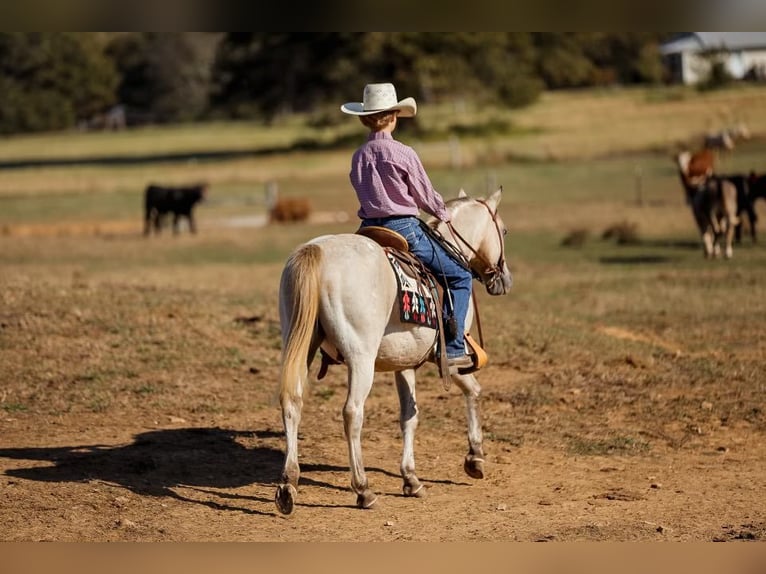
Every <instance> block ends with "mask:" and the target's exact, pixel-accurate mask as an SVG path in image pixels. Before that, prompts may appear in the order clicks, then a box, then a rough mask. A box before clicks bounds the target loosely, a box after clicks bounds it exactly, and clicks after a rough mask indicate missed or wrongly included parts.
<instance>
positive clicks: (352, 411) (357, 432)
mask: <svg viewBox="0 0 766 574" xmlns="http://www.w3.org/2000/svg"><path fill="white" fill-rule="evenodd" d="M347 361H348V360H347ZM374 363H375V360H374V358H372V357H371V358H369V360H362V361H354V362H350V361H349V362H348V397H346V404H345V405H344V406H343V427H344V430H345V432H346V441H347V442H348V458H349V466H350V467H351V488H352V489H353V490H354V492H355V493H356V505H357V506H358V507H359V508H372V506H373V505H374V504H375V503H376V502H377V501H378V497H377V495H376V494H375V493H374V492H373V491H372V490H370V487H369V485H368V483H367V475H366V474H365V472H364V460H363V458H362V425H363V424H364V402H365V400H367V395H369V394H370V389H371V388H372V381H373V378H374V376H375V367H374Z"/></svg>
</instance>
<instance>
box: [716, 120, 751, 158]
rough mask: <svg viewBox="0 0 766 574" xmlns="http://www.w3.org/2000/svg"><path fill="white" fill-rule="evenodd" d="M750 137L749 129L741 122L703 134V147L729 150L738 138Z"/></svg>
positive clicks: (746, 138) (745, 138)
mask: <svg viewBox="0 0 766 574" xmlns="http://www.w3.org/2000/svg"><path fill="white" fill-rule="evenodd" d="M748 139H750V130H749V129H748V128H747V126H746V125H745V124H743V123H739V124H737V125H735V126H733V127H731V128H728V129H725V130H722V131H720V132H717V133H709V134H707V135H706V136H705V148H707V149H718V150H726V151H731V150H733V149H734V144H735V142H736V141H738V140H748Z"/></svg>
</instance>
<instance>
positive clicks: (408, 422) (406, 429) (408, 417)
mask: <svg viewBox="0 0 766 574" xmlns="http://www.w3.org/2000/svg"><path fill="white" fill-rule="evenodd" d="M394 377H395V379H396V391H397V393H398V394H399V426H400V427H401V429H402V465H401V467H400V470H401V473H402V479H404V485H403V486H402V491H403V492H404V496H417V497H421V496H425V493H426V491H425V488H423V485H422V484H421V482H420V481H419V480H418V477H417V476H416V475H415V430H416V429H417V428H418V405H417V401H416V399H415V371H414V370H413V369H407V370H406V371H397V372H396V373H395V374H394Z"/></svg>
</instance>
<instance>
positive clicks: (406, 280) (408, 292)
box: [386, 249, 438, 329]
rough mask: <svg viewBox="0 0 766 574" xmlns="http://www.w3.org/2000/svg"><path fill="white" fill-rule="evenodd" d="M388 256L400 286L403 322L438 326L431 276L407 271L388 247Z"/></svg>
mask: <svg viewBox="0 0 766 574" xmlns="http://www.w3.org/2000/svg"><path fill="white" fill-rule="evenodd" d="M386 256H387V257H388V261H389V263H391V267H392V268H393V270H394V275H396V283H397V285H398V287H399V289H398V291H397V292H398V296H397V300H398V302H399V310H400V313H399V319H400V320H401V321H402V322H403V323H414V324H416V325H423V326H426V327H431V328H432V329H436V328H437V324H438V323H437V314H436V305H437V302H436V301H434V296H433V294H432V292H431V286H432V285H433V283H432V279H431V278H430V277H415V276H414V274H413V273H412V271H409V272H408V271H405V270H404V268H403V266H402V265H401V263H400V262H399V259H398V258H397V256H396V255H394V254H392V253H391V252H390V251H389V250H388V249H386Z"/></svg>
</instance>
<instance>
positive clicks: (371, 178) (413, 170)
mask: <svg viewBox="0 0 766 574" xmlns="http://www.w3.org/2000/svg"><path fill="white" fill-rule="evenodd" d="M341 111H343V112H344V113H347V114H351V115H354V116H359V119H360V120H361V122H362V124H364V125H365V126H366V127H367V128H369V130H370V134H369V136H368V137H367V142H366V143H364V144H363V145H362V146H361V147H360V148H359V149H358V150H356V152H355V153H354V155H353V157H352V159H351V172H350V174H349V177H350V179H351V184H352V185H353V186H354V190H355V191H356V195H357V197H358V198H359V203H360V208H359V212H358V215H359V217H360V219H361V220H362V223H361V225H362V227H366V226H369V225H378V226H382V227H387V228H388V229H391V230H393V231H396V232H398V233H399V234H401V235H402V236H404V238H405V239H406V240H407V244H408V245H409V249H410V251H411V252H412V254H413V255H415V256H416V257H417V258H418V259H420V260H421V261H422V262H423V264H424V265H425V266H426V267H427V268H428V269H429V270H430V271H431V272H432V273H433V274H434V276H435V277H436V278H437V279H438V280H439V281H440V282H442V283H443V282H445V281H446V285H444V287H446V288H447V289H448V290H449V291H450V292H451V294H452V305H450V304H449V302H448V297H446V296H445V298H444V316H445V318H446V317H449V316H453V317H454V320H455V323H456V327H457V328H456V329H455V331H454V337H450V335H451V333H449V331H450V330H449V329H446V330H445V331H447V332H446V333H445V335H446V336H447V342H446V347H447V364H448V365H449V367H450V371H453V370H456V369H458V368H463V367H469V366H471V365H472V364H473V361H472V360H471V357H470V356H469V355H468V354H467V353H466V348H465V337H464V333H465V317H466V313H467V312H468V304H469V302H470V299H471V288H472V281H473V277H472V275H471V272H470V271H469V270H467V269H466V268H465V267H463V265H461V264H459V263H458V262H457V261H456V260H455V259H454V258H453V256H452V255H450V254H449V253H448V252H447V251H446V250H445V249H444V248H443V247H442V246H441V245H439V244H438V243H436V242H434V241H433V240H432V239H431V238H430V237H429V236H428V235H426V233H425V232H424V231H423V229H422V227H421V221H420V219H419V218H418V214H419V210H421V209H422V210H423V211H425V212H426V213H428V214H430V215H433V216H434V217H436V218H437V219H439V220H440V221H444V222H448V221H449V218H450V215H449V212H448V211H447V209H446V207H445V206H444V200H443V199H442V197H441V195H439V193H438V192H437V191H436V190H435V189H434V188H433V185H432V184H431V181H430V179H429V178H428V175H427V174H426V171H425V169H424V168H423V164H422V163H421V161H420V158H419V157H418V155H417V153H415V150H413V149H412V148H411V147H409V146H406V145H404V144H402V143H400V142H398V141H396V140H395V139H394V138H393V136H392V135H391V134H392V132H393V131H394V129H396V123H397V121H398V118H399V117H402V118H409V117H413V116H414V115H415V114H416V113H417V104H416V103H415V100H414V99H413V98H405V99H403V100H401V101H397V97H396V89H395V88H394V86H393V84H389V83H383V84H367V85H366V86H365V87H364V94H363V101H362V102H349V103H346V104H344V105H342V106H341Z"/></svg>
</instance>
